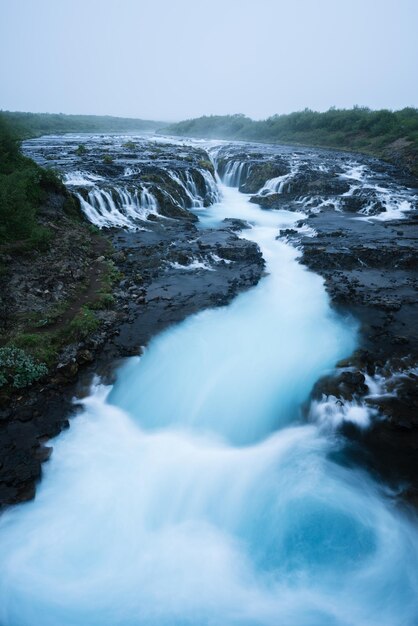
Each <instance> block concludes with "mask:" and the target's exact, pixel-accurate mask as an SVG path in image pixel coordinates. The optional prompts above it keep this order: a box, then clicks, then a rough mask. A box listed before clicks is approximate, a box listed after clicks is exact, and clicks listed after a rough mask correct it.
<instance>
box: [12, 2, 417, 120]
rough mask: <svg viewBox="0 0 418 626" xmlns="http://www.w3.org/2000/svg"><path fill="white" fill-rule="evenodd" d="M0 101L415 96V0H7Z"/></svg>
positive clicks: (276, 106)
mask: <svg viewBox="0 0 418 626" xmlns="http://www.w3.org/2000/svg"><path fill="white" fill-rule="evenodd" d="M0 7H1V13H0V15H1V20H0V51H1V54H0V79H1V85H2V93H1V99H0V107H1V108H2V109H9V110H22V111H34V112H63V113H91V114H109V115H121V116H130V117H142V118H148V119H159V120H164V121H175V120H180V119H184V118H189V117H196V116H200V115H203V114H226V113H244V114H246V115H249V116H251V117H253V118H256V119H260V118H264V117H267V116H270V115H272V114H275V113H287V112H290V111H293V110H300V109H303V108H305V107H309V108H312V109H315V110H326V109H328V108H329V107H330V106H337V107H351V106H352V105H354V104H359V105H366V106H370V107H372V108H383V107H384V108H391V109H397V108H402V107H404V106H416V105H417V104H418V97H417V96H418V84H417V82H416V67H417V61H418V43H417V38H416V27H417V23H418V5H417V3H416V2H414V0H396V1H395V0H382V1H381V2H379V3H376V2H375V0H352V1H350V2H335V0H318V1H316V2H312V1H311V0H293V1H292V2H289V1H287V2H284V1H281V0H258V1H257V2H255V1H249V0H226V1H225V0H223V1H221V0H212V1H211V2H210V3H209V2H208V3H203V2H196V1H195V0H174V1H173V2H169V1H168V0H153V1H152V2H151V1H147V0H122V1H120V2H115V1H111V0H107V1H106V0H105V1H103V0H87V1H86V0H60V2H57V1H56V0H37V1H36V2H34V1H33V0H1V2H0Z"/></svg>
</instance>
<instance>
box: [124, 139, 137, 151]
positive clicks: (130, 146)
mask: <svg viewBox="0 0 418 626" xmlns="http://www.w3.org/2000/svg"><path fill="white" fill-rule="evenodd" d="M123 147H124V148H126V149H127V150H135V148H136V143H135V142H134V141H127V142H126V143H124V144H123Z"/></svg>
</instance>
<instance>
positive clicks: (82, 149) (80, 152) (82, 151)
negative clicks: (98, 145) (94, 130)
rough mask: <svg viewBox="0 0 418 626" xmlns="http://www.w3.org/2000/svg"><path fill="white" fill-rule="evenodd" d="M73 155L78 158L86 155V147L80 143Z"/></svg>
mask: <svg viewBox="0 0 418 626" xmlns="http://www.w3.org/2000/svg"><path fill="white" fill-rule="evenodd" d="M75 154H76V155H77V156H80V157H81V156H83V155H84V154H87V148H86V146H85V145H84V144H83V143H80V144H79V146H78V148H76V150H75Z"/></svg>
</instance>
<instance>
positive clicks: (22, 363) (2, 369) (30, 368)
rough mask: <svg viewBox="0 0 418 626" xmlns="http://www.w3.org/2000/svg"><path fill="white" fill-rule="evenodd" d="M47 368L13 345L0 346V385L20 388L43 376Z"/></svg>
mask: <svg viewBox="0 0 418 626" xmlns="http://www.w3.org/2000/svg"><path fill="white" fill-rule="evenodd" d="M47 373H48V368H47V366H46V364H45V363H39V362H37V361H36V360H35V359H34V358H33V357H32V356H31V355H30V354H28V353H27V352H25V350H22V349H21V348H17V347H15V346H8V347H5V348H0V387H3V386H5V385H10V386H11V387H14V388H15V389H21V388H23V387H27V386H29V385H31V384H32V383H34V382H35V381H37V380H39V379H40V378H42V376H45V374H47Z"/></svg>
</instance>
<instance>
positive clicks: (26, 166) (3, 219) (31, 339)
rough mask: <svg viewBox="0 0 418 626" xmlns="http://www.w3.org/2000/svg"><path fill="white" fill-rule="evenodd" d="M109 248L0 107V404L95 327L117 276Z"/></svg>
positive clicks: (109, 300)
mask: <svg viewBox="0 0 418 626" xmlns="http://www.w3.org/2000/svg"><path fill="white" fill-rule="evenodd" d="M112 252H113V251H112V249H111V246H110V243H109V242H108V240H107V239H106V238H104V237H103V236H102V235H101V233H100V232H99V231H98V230H97V229H95V228H94V227H92V226H91V225H90V224H89V223H88V222H87V221H86V220H85V219H84V218H83V216H82V213H81V211H80V208H79V205H78V201H77V200H76V199H75V198H74V197H73V196H72V195H71V194H70V193H69V192H68V191H67V189H66V188H65V186H64V185H63V183H62V182H61V180H60V178H59V177H58V176H57V175H56V174H55V173H54V172H53V171H51V170H45V169H43V168H41V167H39V166H38V165H37V164H36V163H35V162H34V161H32V160H31V159H28V158H26V157H24V156H23V155H22V153H21V151H20V146H19V138H18V134H16V130H15V129H14V128H13V126H10V125H9V123H8V120H7V118H6V119H5V118H4V116H2V115H0V405H1V404H2V403H3V402H6V403H7V400H8V397H9V396H10V394H11V393H13V391H14V390H16V389H22V388H24V387H27V386H29V385H31V384H32V383H33V382H35V381H36V380H39V379H40V378H42V377H43V376H45V375H46V374H48V373H49V372H51V370H52V369H53V368H54V367H55V365H56V364H57V363H58V359H59V358H60V354H62V351H63V350H67V351H68V349H69V348H70V346H73V347H74V349H73V350H72V352H74V350H75V351H77V349H78V348H77V345H78V344H80V342H82V341H83V340H85V339H86V338H88V337H90V336H91V335H92V334H94V333H95V332H98V331H99V332H100V327H101V325H102V322H103V321H106V320H105V318H106V315H107V316H108V314H106V313H104V312H106V311H107V310H108V309H109V308H111V307H112V306H113V298H112V291H113V284H114V282H115V281H117V280H118V275H117V272H116V270H115V268H114V266H113V264H112V262H111V261H108V260H106V259H108V258H109V256H110V255H111V254H112ZM70 352H71V351H70ZM72 352H71V354H72ZM86 358H90V357H86ZM72 367H73V369H74V366H72Z"/></svg>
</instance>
